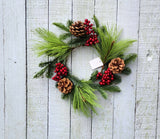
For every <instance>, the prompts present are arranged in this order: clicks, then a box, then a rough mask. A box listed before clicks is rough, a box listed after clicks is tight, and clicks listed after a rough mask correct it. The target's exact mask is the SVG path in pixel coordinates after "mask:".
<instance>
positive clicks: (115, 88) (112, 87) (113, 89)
mask: <svg viewBox="0 0 160 139" xmlns="http://www.w3.org/2000/svg"><path fill="white" fill-rule="evenodd" d="M101 88H103V90H106V91H109V92H120V91H121V89H120V88H119V87H118V86H115V85H107V86H102V87H101Z"/></svg>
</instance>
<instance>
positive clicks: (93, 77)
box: [90, 70, 98, 82]
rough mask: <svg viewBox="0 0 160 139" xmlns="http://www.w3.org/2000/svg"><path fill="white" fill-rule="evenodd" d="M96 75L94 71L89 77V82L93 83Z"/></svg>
mask: <svg viewBox="0 0 160 139" xmlns="http://www.w3.org/2000/svg"><path fill="white" fill-rule="evenodd" d="M97 73H98V70H96V71H94V72H93V73H92V74H91V77H90V80H91V81H93V82H95V81H96V78H97V76H96V75H97Z"/></svg>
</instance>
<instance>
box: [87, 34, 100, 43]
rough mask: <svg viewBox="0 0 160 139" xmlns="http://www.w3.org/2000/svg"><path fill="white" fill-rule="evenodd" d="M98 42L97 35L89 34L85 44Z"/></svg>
mask: <svg viewBox="0 0 160 139" xmlns="http://www.w3.org/2000/svg"><path fill="white" fill-rule="evenodd" d="M96 43H99V40H98V39H97V35H95V34H94V35H90V38H89V39H88V40H87V41H86V43H85V45H86V46H90V45H92V44H96Z"/></svg>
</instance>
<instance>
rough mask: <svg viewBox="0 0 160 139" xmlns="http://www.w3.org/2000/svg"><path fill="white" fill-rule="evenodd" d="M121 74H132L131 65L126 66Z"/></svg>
mask: <svg viewBox="0 0 160 139" xmlns="http://www.w3.org/2000/svg"><path fill="white" fill-rule="evenodd" d="M121 74H126V75H129V74H131V69H130V68H129V67H125V68H124V70H123V71H122V72H121Z"/></svg>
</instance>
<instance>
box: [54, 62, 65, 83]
mask: <svg viewBox="0 0 160 139" xmlns="http://www.w3.org/2000/svg"><path fill="white" fill-rule="evenodd" d="M54 72H55V73H57V74H56V75H55V76H54V77H52V80H55V81H59V80H61V79H62V77H64V76H67V73H68V71H67V67H66V66H64V65H63V64H62V63H56V68H55V71H54Z"/></svg>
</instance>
